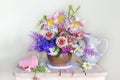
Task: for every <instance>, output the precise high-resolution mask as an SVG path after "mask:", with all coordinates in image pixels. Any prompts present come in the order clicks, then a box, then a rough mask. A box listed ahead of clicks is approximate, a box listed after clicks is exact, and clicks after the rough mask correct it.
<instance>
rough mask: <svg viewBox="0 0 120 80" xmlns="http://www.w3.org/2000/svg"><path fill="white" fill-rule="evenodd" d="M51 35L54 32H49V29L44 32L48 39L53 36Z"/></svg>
mask: <svg viewBox="0 0 120 80" xmlns="http://www.w3.org/2000/svg"><path fill="white" fill-rule="evenodd" d="M53 36H54V34H53V32H51V31H47V32H46V33H45V37H46V38H47V39H48V40H49V39H51V38H53Z"/></svg>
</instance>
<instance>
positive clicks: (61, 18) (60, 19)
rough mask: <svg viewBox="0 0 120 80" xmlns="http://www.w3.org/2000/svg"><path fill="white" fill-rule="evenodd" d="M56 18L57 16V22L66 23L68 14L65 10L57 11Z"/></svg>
mask: <svg viewBox="0 0 120 80" xmlns="http://www.w3.org/2000/svg"><path fill="white" fill-rule="evenodd" d="M54 18H55V23H56V24H60V23H64V21H65V18H66V16H65V14H64V12H62V11H61V12H57V13H56V14H55V16H54Z"/></svg>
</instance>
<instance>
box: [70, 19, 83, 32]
mask: <svg viewBox="0 0 120 80" xmlns="http://www.w3.org/2000/svg"><path fill="white" fill-rule="evenodd" d="M68 29H69V31H70V32H71V33H74V32H77V31H81V29H82V26H81V22H80V21H72V22H71V23H70V24H69V26H68Z"/></svg>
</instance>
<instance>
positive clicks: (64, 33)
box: [60, 31, 68, 37]
mask: <svg viewBox="0 0 120 80" xmlns="http://www.w3.org/2000/svg"><path fill="white" fill-rule="evenodd" d="M60 36H65V37H67V36H68V33H67V32H66V31H62V32H60Z"/></svg>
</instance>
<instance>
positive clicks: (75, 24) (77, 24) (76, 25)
mask: <svg viewBox="0 0 120 80" xmlns="http://www.w3.org/2000/svg"><path fill="white" fill-rule="evenodd" d="M79 25H80V22H73V23H72V27H73V28H76V27H78V26H79Z"/></svg>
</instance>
